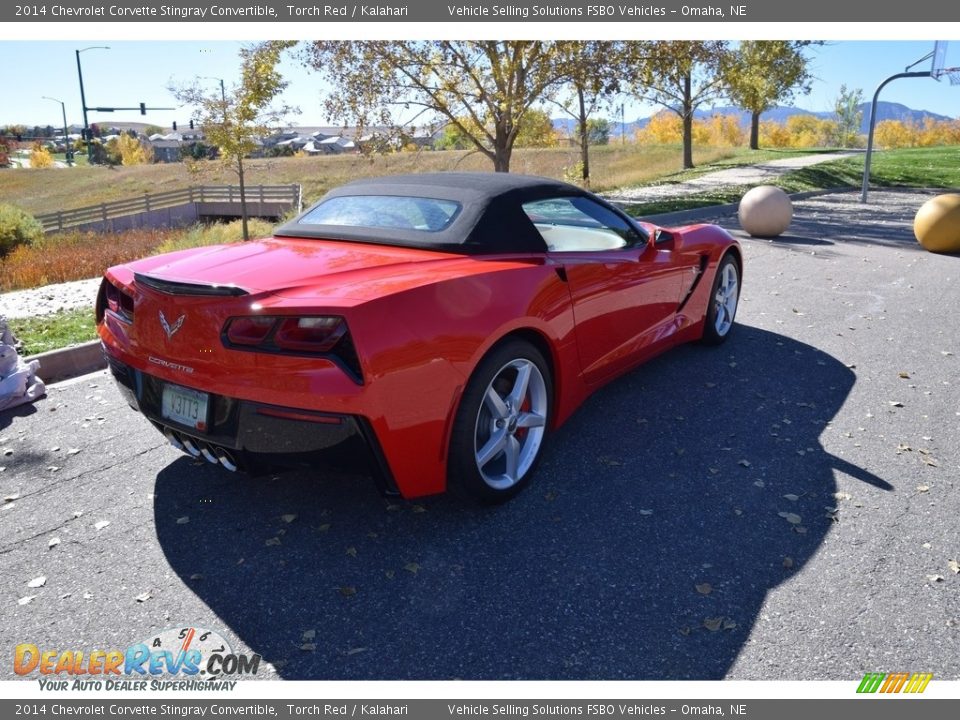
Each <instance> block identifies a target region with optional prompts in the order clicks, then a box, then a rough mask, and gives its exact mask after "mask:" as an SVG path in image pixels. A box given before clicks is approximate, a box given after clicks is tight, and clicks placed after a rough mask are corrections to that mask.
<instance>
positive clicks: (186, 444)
mask: <svg viewBox="0 0 960 720" xmlns="http://www.w3.org/2000/svg"><path fill="white" fill-rule="evenodd" d="M181 442H182V443H183V448H184V449H185V450H186V451H187V452H188V453H190V454H191V455H193V456H194V457H200V448H198V447H197V446H196V445H194V444H193V440H191V439H190V438H186V437H185V438H184V439H183V440H182V441H181Z"/></svg>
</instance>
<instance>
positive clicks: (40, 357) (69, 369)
mask: <svg viewBox="0 0 960 720" xmlns="http://www.w3.org/2000/svg"><path fill="white" fill-rule="evenodd" d="M31 360H36V361H37V362H39V363H40V369H39V370H38V371H37V375H38V376H39V377H40V379H41V380H43V381H44V382H45V383H54V382H59V381H60V380H69V379H70V378H74V377H77V376H78V375H86V374H87V373H89V372H93V371H94V370H103V368H105V367H106V366H107V359H106V358H105V357H104V355H103V350H102V349H101V348H100V341H99V340H91V341H90V342H88V343H83V344H82V345H74V346H73V347H68V348H61V349H59V350H49V351H48V352H43V353H38V354H37V355H31V356H29V357H26V358H24V361H25V362H30V361H31Z"/></svg>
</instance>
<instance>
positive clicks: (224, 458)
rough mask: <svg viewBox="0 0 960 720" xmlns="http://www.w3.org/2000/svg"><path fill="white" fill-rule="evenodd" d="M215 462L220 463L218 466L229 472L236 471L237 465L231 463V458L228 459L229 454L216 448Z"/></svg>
mask: <svg viewBox="0 0 960 720" xmlns="http://www.w3.org/2000/svg"><path fill="white" fill-rule="evenodd" d="M216 453H217V460H219V461H220V464H221V465H223V466H224V467H225V468H226V469H227V470H229V471H230V472H236V471H237V464H236V463H235V462H234V461H233V458H232V457H230V453H228V452H227V451H226V450H223V449H221V448H217V450H216Z"/></svg>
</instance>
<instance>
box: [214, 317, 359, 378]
mask: <svg viewBox="0 0 960 720" xmlns="http://www.w3.org/2000/svg"><path fill="white" fill-rule="evenodd" d="M221 338H222V340H223V344H224V346H226V347H228V348H232V349H234V350H252V351H255V352H265V353H277V354H281V355H316V356H326V357H331V358H333V359H336V360H339V361H340V363H341V365H343V366H344V367H345V369H347V370H349V371H350V372H351V374H352V375H353V376H354V379H355V380H357V381H358V382H362V379H361V378H362V374H361V371H360V364H359V361H358V359H357V352H356V349H355V348H354V346H353V340H352V339H351V337H350V333H349V331H348V329H347V323H346V322H345V321H344V319H343V318H341V317H337V316H330V315H324V316H316V317H313V316H311V317H290V316H284V315H266V316H247V317H232V318H230V319H229V320H227V323H226V324H225V325H224V326H223V332H222V333H221Z"/></svg>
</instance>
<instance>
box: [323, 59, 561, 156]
mask: <svg viewBox="0 0 960 720" xmlns="http://www.w3.org/2000/svg"><path fill="white" fill-rule="evenodd" d="M555 50H556V43H553V42H546V41H540V40H499V41H494V40H489V41H467V40H462V41H461V40H435V41H379V40H376V41H375V40H370V41H353V42H342V41H329V40H319V41H316V42H313V43H311V44H310V45H309V46H308V47H307V50H306V52H305V54H304V61H305V62H306V64H307V65H309V66H310V67H312V68H314V69H315V70H317V71H319V72H320V73H321V74H322V75H323V76H324V77H325V78H326V79H327V80H328V81H329V84H330V86H331V88H332V90H331V91H330V93H329V94H328V95H327V97H326V100H325V103H324V105H325V108H326V110H327V114H328V116H329V117H331V118H337V119H339V120H341V121H343V122H344V123H345V124H352V125H356V126H357V128H358V132H362V131H363V129H365V128H369V127H371V126H375V125H379V126H382V127H384V128H391V129H393V132H395V133H396V132H397V131H399V125H400V124H401V123H400V122H399V117H398V116H404V122H403V124H404V125H408V126H409V125H412V124H413V123H415V122H416V121H417V120H418V119H419V118H420V117H421V116H423V115H426V116H427V123H425V124H434V123H435V121H436V120H437V119H445V120H446V121H447V122H449V123H451V124H452V125H454V126H455V127H456V128H457V129H458V130H459V131H460V132H461V133H462V134H463V136H464V137H465V138H467V139H468V140H469V141H470V143H471V144H472V145H473V147H475V148H476V149H477V151H478V152H480V153H482V154H483V155H485V156H486V157H487V158H489V159H490V161H491V162H492V163H493V167H494V170H496V171H497V172H509V170H510V157H511V154H512V153H513V147H514V144H515V143H516V140H517V135H518V134H519V133H520V130H521V128H522V126H523V118H524V115H526V113H527V112H529V111H530V109H531V107H532V106H533V105H535V104H537V103H540V102H541V101H542V100H543V99H544V98H546V97H548V96H549V95H550V93H551V91H552V89H553V88H554V87H555V85H556V84H557V82H558V75H559V71H558V67H557V63H556V52H555ZM411 110H418V111H419V112H417V113H416V115H415V117H414V118H413V119H407V117H408V116H409V113H410V111H411ZM405 131H406V132H408V133H409V132H410V128H409V127H407V128H406V129H405ZM385 132H386V131H385Z"/></svg>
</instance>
